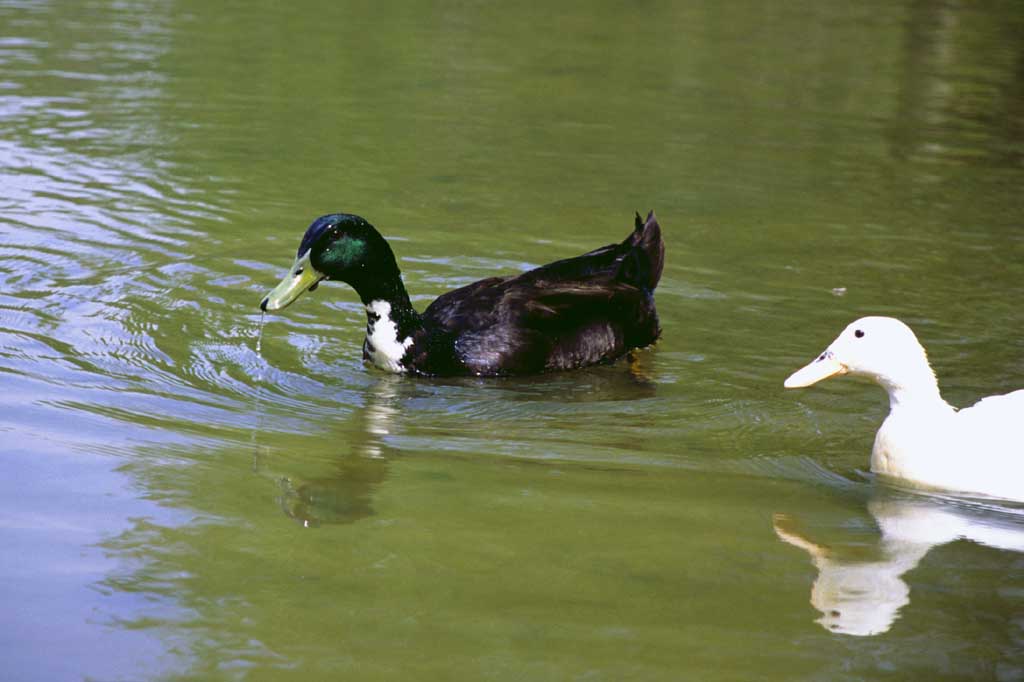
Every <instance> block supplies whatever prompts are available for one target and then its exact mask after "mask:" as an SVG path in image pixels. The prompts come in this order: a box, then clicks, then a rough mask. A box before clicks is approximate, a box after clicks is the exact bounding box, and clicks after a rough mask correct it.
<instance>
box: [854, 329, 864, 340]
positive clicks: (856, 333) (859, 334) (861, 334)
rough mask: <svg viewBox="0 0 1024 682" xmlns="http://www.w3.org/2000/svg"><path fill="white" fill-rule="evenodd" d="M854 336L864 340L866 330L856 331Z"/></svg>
mask: <svg viewBox="0 0 1024 682" xmlns="http://www.w3.org/2000/svg"><path fill="white" fill-rule="evenodd" d="M853 335H854V336H856V337H857V338H858V339H860V338H863V337H864V330H863V329H856V330H854V332H853Z"/></svg>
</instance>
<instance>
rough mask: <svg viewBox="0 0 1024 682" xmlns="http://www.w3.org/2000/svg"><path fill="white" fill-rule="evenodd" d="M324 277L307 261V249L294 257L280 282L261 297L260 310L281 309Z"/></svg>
mask: <svg viewBox="0 0 1024 682" xmlns="http://www.w3.org/2000/svg"><path fill="white" fill-rule="evenodd" d="M323 278H324V275H323V273H321V272H320V271H319V270H317V269H316V268H314V267H313V265H312V263H310V262H309V250H307V251H306V253H304V254H303V255H301V256H299V257H298V258H296V259H295V263H293V264H292V267H291V268H290V269H289V270H288V274H287V275H285V276H284V279H282V280H281V283H280V284H278V285H277V286H276V287H274V289H273V290H272V291H271V292H270V293H269V294H267V295H266V296H264V297H263V300H262V301H261V302H260V309H262V310H281V309H282V308H287V307H288V306H289V305H291V304H292V303H293V302H294V301H295V299H297V298H298V297H299V296H301V295H302V294H304V293H305V292H307V291H309V290H310V289H312V288H314V287H316V285H317V284H319V282H320V280H322V279H323Z"/></svg>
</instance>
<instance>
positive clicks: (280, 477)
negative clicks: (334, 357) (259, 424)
mask: <svg viewBox="0 0 1024 682" xmlns="http://www.w3.org/2000/svg"><path fill="white" fill-rule="evenodd" d="M401 381H402V379H401V378H400V377H397V376H394V375H384V376H381V377H379V379H378V380H377V381H376V382H375V383H374V384H373V385H372V386H371V387H370V389H369V390H368V391H367V400H366V404H365V405H364V406H363V407H362V408H360V409H357V410H356V411H355V412H354V414H353V420H354V421H355V422H356V423H357V424H358V425H359V428H358V429H357V430H356V431H355V432H354V438H349V440H348V442H343V444H342V445H341V446H340V449H341V450H342V451H343V452H341V453H340V454H339V457H338V459H337V461H336V463H335V470H334V472H333V473H332V474H331V475H329V476H321V477H316V478H299V477H296V476H294V475H288V474H281V473H277V472H275V471H274V470H273V468H272V463H271V462H270V459H271V457H272V456H273V455H272V454H271V453H270V452H269V449H268V448H265V447H259V446H257V449H256V452H255V454H254V458H253V470H254V471H256V472H257V473H258V474H261V475H263V476H267V477H269V478H272V479H274V480H275V481H277V483H278V484H279V486H280V495H279V497H278V502H279V503H280V505H281V510H282V511H283V512H284V513H285V514H286V515H287V516H289V517H291V518H293V519H295V520H296V521H298V522H299V523H301V524H302V525H303V526H304V527H307V528H309V527H316V526H320V525H322V524H325V523H330V524H341V523H353V522H355V521H358V520H360V519H363V518H366V517H369V516H372V515H373V514H374V511H373V493H374V491H375V490H376V488H377V487H378V486H379V485H380V484H381V483H383V482H384V480H385V479H386V478H387V477H388V468H389V462H388V459H387V456H386V455H387V446H386V439H387V438H388V436H389V435H390V434H391V432H392V429H393V428H394V417H395V415H396V414H397V413H398V407H397V405H396V403H397V401H398V387H399V385H400V382H401Z"/></svg>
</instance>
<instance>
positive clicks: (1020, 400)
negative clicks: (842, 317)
mask: <svg viewBox="0 0 1024 682" xmlns="http://www.w3.org/2000/svg"><path fill="white" fill-rule="evenodd" d="M844 374H849V375H851V376H859V377H865V378H867V379H870V380H873V381H874V382H876V383H877V384H879V385H880V386H881V387H882V388H883V389H885V391H886V392H887V393H888V394H889V414H888V416H887V417H886V418H885V421H883V422H882V425H881V427H880V428H879V429H878V432H877V433H876V434H875V442H874V446H873V447H872V450H871V471H872V472H874V473H876V474H880V475H881V476H883V477H885V478H891V479H894V480H897V481H898V482H905V483H909V484H910V485H911V486H913V487H924V488H932V489H939V490H944V491H950V492H954V493H966V494H968V495H980V496H985V497H998V498H1004V499H1010V500H1024V390H1017V391H1013V392H1012V393H1007V394H1005V395H996V396H990V397H987V398H983V399H981V400H980V401H978V402H977V403H976V404H974V405H973V406H971V407H966V408H963V409H958V408H956V407H953V406H952V405H950V404H949V403H948V402H946V401H945V400H944V399H943V398H942V395H941V394H940V392H939V384H938V379H937V378H936V376H935V372H934V370H932V367H931V365H930V364H929V362H928V355H927V353H926V352H925V349H924V347H923V346H922V345H921V343H920V342H919V341H918V340H917V336H916V335H915V334H914V332H913V331H912V330H911V329H910V327H908V326H907V325H906V324H904V323H903V322H901V321H900V320H898V319H896V318H893V317H862V318H860V319H859V320H856V321H854V322H852V323H850V325H848V326H847V327H846V329H844V330H843V332H842V333H841V334H840V335H839V336H838V337H837V338H836V339H835V341H833V342H832V343H831V344H830V345H829V346H828V348H826V349H825V351H824V352H823V353H821V355H819V356H818V357H817V358H815V359H814V360H813V361H812V362H810V363H809V364H808V365H806V366H805V367H803V368H801V369H799V370H797V371H796V372H794V373H793V374H792V375H790V376H789V378H787V379H786V380H785V382H784V386H785V387H786V388H802V387H805V386H810V385H812V384H815V383H817V382H819V381H822V380H823V379H827V378H829V377H832V376H839V375H844Z"/></svg>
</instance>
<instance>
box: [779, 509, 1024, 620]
mask: <svg viewBox="0 0 1024 682" xmlns="http://www.w3.org/2000/svg"><path fill="white" fill-rule="evenodd" d="M868 511H869V512H870V513H871V515H872V516H873V517H874V519H875V521H876V523H877V524H878V528H879V530H880V531H881V537H880V538H879V541H878V546H877V554H876V556H877V558H876V559H874V560H870V561H863V560H858V559H857V558H855V557H850V556H849V554H851V552H849V551H847V552H845V554H847V556H843V554H844V552H842V551H841V550H839V549H838V548H831V547H829V546H827V545H823V544H818V543H816V542H814V541H812V540H810V539H808V538H807V537H805V536H803V535H801V534H800V533H799V532H798V531H797V530H796V525H797V524H796V522H795V521H794V519H793V518H792V517H790V516H788V515H786V514H776V515H775V517H774V519H773V521H774V528H775V533H776V535H778V536H779V538H780V539H781V540H783V541H784V542H787V543H789V544H791V545H793V546H794V547H799V548H800V549H802V550H804V551H805V552H807V553H808V554H809V555H810V557H811V561H812V562H813V563H814V565H815V567H817V569H818V577H817V578H816V579H815V581H814V585H813V586H812V587H811V605H812V606H814V608H815V609H817V610H818V611H820V612H821V614H822V616H821V617H820V618H818V619H817V622H818V623H820V624H821V625H822V627H824V628H826V629H828V630H830V631H832V632H836V633H841V634H846V635H858V636H870V635H878V634H881V633H884V632H887V631H888V630H889V628H890V627H891V626H892V624H893V622H894V621H895V620H896V618H897V616H898V615H899V611H900V609H901V608H902V607H904V606H906V605H907V604H908V603H910V586H909V585H908V584H907V583H906V581H904V579H903V576H904V574H906V573H907V572H908V571H910V570H911V569H912V568H914V567H915V566H917V564H918V562H920V561H921V559H922V558H924V556H925V555H926V554H927V553H928V551H929V550H930V549H932V548H933V547H937V546H939V545H943V544H946V543H948V542H953V541H954V540H960V539H964V540H970V541H972V542H977V543H979V544H982V545H987V546H990V547H995V548H997V549H1004V550H1010V551H1016V552H1024V516H1022V512H1021V510H1019V509H1007V508H1000V507H996V506H981V505H978V506H970V505H968V504H966V503H963V502H951V501H950V500H948V499H943V498H931V497H926V496H914V497H910V496H905V497H900V496H897V495H896V494H890V493H883V494H879V495H878V496H876V497H875V498H874V499H872V500H870V501H869V502H868Z"/></svg>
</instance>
